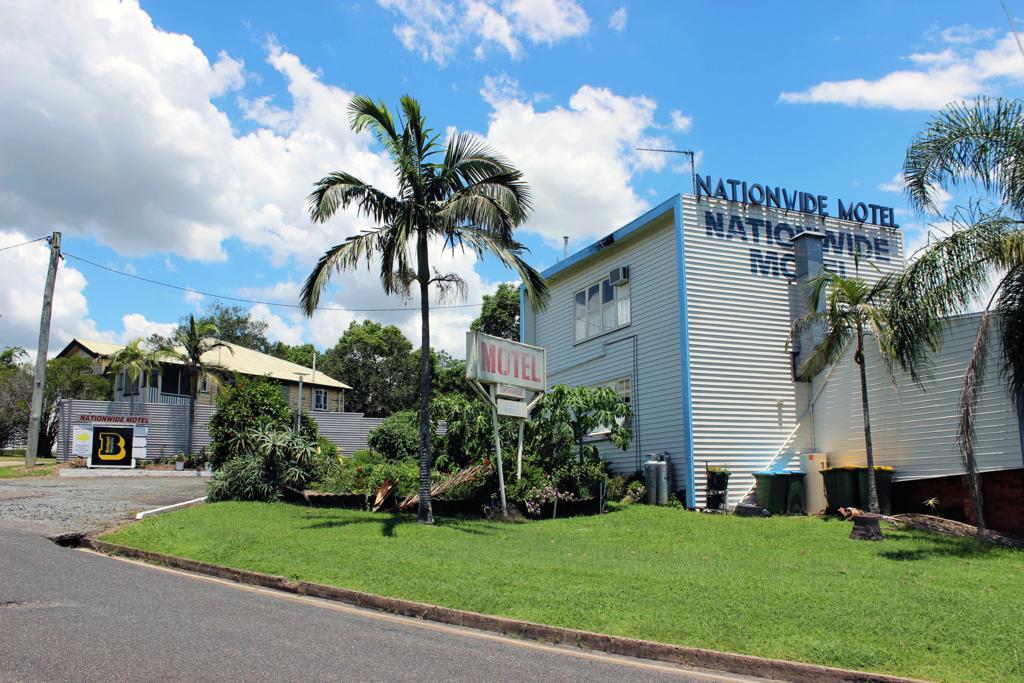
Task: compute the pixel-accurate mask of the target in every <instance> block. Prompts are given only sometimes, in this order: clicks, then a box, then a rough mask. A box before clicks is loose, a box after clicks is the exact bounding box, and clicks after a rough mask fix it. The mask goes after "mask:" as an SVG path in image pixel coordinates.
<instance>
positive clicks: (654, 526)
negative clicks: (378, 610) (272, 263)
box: [106, 503, 1024, 681]
mask: <svg viewBox="0 0 1024 683" xmlns="http://www.w3.org/2000/svg"><path fill="white" fill-rule="evenodd" d="M849 533H850V524H849V523H848V522H841V521H836V520H822V519H816V518H806V517H773V518H769V519H760V518H738V517H732V516H725V515H697V514H691V513H687V512H683V511H680V510H674V509H665V508H654V507H648V506H641V505H633V506H628V507H626V508H625V509H623V510H621V511H618V512H615V513H614V514H608V515H602V516H598V517H587V518H573V519H556V520H546V521H540V522H535V523H531V524H505V523H498V522H491V521H486V520H477V519H472V520H471V519H461V520H455V519H444V518H440V519H439V520H438V524H437V526H436V527H427V526H424V525H420V524H417V523H416V522H415V515H404V514H403V515H398V514H382V513H376V514H374V513H368V512H359V511H353V510H340V509H335V510H331V509H315V508H312V509H311V508H309V507H305V506H298V505H288V504H283V503H276V504H267V503H217V504H211V505H203V506H200V507H197V508H192V509H188V510H183V511H180V512H173V513H170V514H167V515H163V516H160V517H156V518H154V519H151V520H146V521H144V522H142V523H140V524H136V525H132V526H130V527H126V528H123V529H121V530H119V531H117V532H114V533H113V534H110V535H109V536H107V537H106V538H107V540H110V541H113V542H116V543H121V544H125V545H129V546H133V547H138V548H143V549H147V550H153V551H156V552H162V553H168V554H172V555H179V556H183V557H189V558H192V559H196V560H200V561H204V562H210V563H214V564H220V565H226V566H231V567H237V568H240V569H249V570H253V571H259V572H265V573H268V574H274V575H281V576H286V577H289V578H295V579H303V580H307V581H313V582H318V583H326V584H331V585H336V586H342V587H346V588H352V589H356V590H362V591H366V592H370V593H375V594H379V595H387V596H393V597H400V598H405V599H409V600H417V601H421V602H428V603H433V604H438V605H444V606H448V607H454V608H459V609H466V610H471V611H476V612H483V613H487V614H495V615H501V616H508V617H512V618H517V619H524V620H528V621H534V622H539V623H547V624H552V625H556V626H564V627H568V628H579V629H585V630H591V631H598V632H603V633H610V634H614V635H622V636H629V637H636V638H644V639H649V640H657V641H661V642H667V643H676V644H681V645H688V646H694V647H704V648H709V649H715V650H722V651H729V652H739V653H744V654H752V655H759V656H764V657H773V658H780V659H790V660H795V661H803V662H812V663H818V664H825V665H830V666H839V667H846V668H854V669H860V670H868V671H878V672H887V673H893V674H899V675H905V676H914V677H919V678H927V679H933V680H941V681H960V680H972V681H1010V680H1021V678H1022V677H1024V645H1022V643H1024V622H1021V620H1020V614H1022V613H1024V592H1022V591H1021V590H1020V586H1019V583H1020V576H1021V575H1022V573H1024V553H1022V552H1019V551H1013V550H1008V549H1001V548H993V547H991V546H979V545H978V544H976V543H975V542H974V541H972V540H971V539H959V538H950V537H943V536H936V535H932V534H927V533H923V532H913V531H904V530H895V529H892V528H886V529H885V533H886V540H885V541H884V542H882V543H859V542H855V541H851V540H849V538H848V536H849ZM442 558H443V559H442Z"/></svg>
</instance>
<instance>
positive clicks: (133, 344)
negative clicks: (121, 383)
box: [107, 337, 160, 412]
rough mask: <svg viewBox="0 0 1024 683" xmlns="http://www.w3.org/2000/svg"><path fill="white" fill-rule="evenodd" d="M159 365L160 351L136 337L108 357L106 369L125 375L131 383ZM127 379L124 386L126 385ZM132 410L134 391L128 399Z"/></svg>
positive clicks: (135, 382)
mask: <svg viewBox="0 0 1024 683" xmlns="http://www.w3.org/2000/svg"><path fill="white" fill-rule="evenodd" d="M159 366H160V352H159V351H158V350H155V349H151V348H149V347H148V346H146V343H145V341H144V340H143V339H142V338H141V337H138V338H136V339H133V340H131V341H130V342H128V343H127V344H126V345H125V347H124V348H123V349H121V350H120V351H118V352H116V353H115V354H114V355H113V356H111V357H110V363H109V364H108V365H107V370H109V371H110V372H112V373H113V374H114V376H117V375H119V374H121V373H122V372H123V373H124V375H125V379H126V380H127V381H130V382H131V383H132V384H137V383H138V382H139V377H145V376H147V375H149V373H150V372H152V371H153V370H155V369H156V368H158V367H159ZM127 381H126V383H125V386H126V387H127V386H128V384H127ZM130 405H131V409H132V412H134V411H135V392H133V393H132V395H131V399H130Z"/></svg>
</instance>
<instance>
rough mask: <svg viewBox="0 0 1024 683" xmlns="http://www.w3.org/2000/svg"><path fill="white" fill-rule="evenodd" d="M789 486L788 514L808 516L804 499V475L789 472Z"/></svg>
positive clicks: (787, 494) (787, 490)
mask: <svg viewBox="0 0 1024 683" xmlns="http://www.w3.org/2000/svg"><path fill="white" fill-rule="evenodd" d="M787 475H788V477H789V486H788V487H787V489H786V512H787V513H788V514H791V515H803V514H806V507H807V505H806V502H805V497H804V473H803V472H787Z"/></svg>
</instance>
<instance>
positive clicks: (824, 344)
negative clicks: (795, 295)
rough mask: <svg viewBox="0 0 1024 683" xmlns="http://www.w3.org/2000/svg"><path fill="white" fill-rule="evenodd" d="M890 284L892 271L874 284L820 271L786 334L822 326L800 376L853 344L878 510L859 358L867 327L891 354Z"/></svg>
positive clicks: (872, 502)
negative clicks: (803, 310)
mask: <svg viewBox="0 0 1024 683" xmlns="http://www.w3.org/2000/svg"><path fill="white" fill-rule="evenodd" d="M891 286H892V278H891V276H888V275H887V276H883V277H881V278H880V279H879V280H878V281H877V282H875V283H874V284H872V283H869V282H867V281H866V280H864V279H862V278H858V277H843V276H842V275H837V274H835V273H831V272H827V271H826V272H825V273H822V274H821V275H818V276H816V277H813V278H811V279H810V281H809V282H808V286H807V300H808V305H809V308H810V309H811V313H808V314H807V315H805V316H803V317H802V318H800V319H798V320H797V321H795V322H794V323H793V327H792V330H791V335H790V339H794V338H796V337H797V336H799V335H800V334H801V333H802V332H804V331H806V330H815V329H816V330H818V331H820V332H821V341H820V342H818V344H817V346H815V347H814V349H813V350H812V351H811V353H810V354H809V355H808V356H807V360H805V361H804V363H803V364H802V365H801V366H800V367H799V368H798V374H799V375H800V376H801V377H813V376H814V375H817V374H818V373H819V372H821V371H822V370H824V369H825V368H827V367H831V366H833V365H835V364H837V363H839V362H840V361H842V360H843V358H844V357H845V356H846V353H847V351H849V349H850V345H851V344H853V345H855V346H854V353H853V360H854V362H855V363H856V364H857V367H858V369H859V370H860V405H861V411H862V412H863V414H864V449H865V451H866V452H867V466H868V474H869V476H868V511H869V512H873V513H876V514H877V513H878V511H879V510H878V491H877V487H876V486H875V476H874V474H875V451H874V445H873V443H872V440H871V412H870V408H869V406H868V380H867V369H866V367H865V360H864V337H865V335H867V334H868V333H870V334H871V336H872V338H873V339H874V340H875V342H876V343H877V344H878V348H879V351H880V353H881V356H882V358H883V360H885V362H886V363H889V362H890V359H891V354H892V351H891V347H890V344H889V328H888V325H887V324H886V319H885V313H884V308H885V305H886V299H887V296H888V294H889V291H890V288H891Z"/></svg>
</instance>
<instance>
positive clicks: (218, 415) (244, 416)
mask: <svg viewBox="0 0 1024 683" xmlns="http://www.w3.org/2000/svg"><path fill="white" fill-rule="evenodd" d="M215 403H216V405H215V407H214V411H213V415H211V416H210V442H211V444H210V462H211V464H212V465H213V466H214V467H215V468H216V467H220V466H221V465H222V464H224V462H225V461H226V460H227V459H228V458H230V457H231V456H232V455H233V454H234V451H233V450H232V445H233V443H234V441H235V439H236V435H237V434H241V433H244V432H245V431H247V430H249V429H251V428H252V427H254V426H256V425H271V426H273V427H276V428H279V429H284V428H285V427H287V426H289V425H292V424H294V422H295V419H294V417H293V414H292V410H291V409H290V408H289V406H288V401H287V399H285V397H284V396H283V395H282V394H281V387H280V385H278V384H275V383H273V382H271V381H269V380H266V379H263V378H253V377H242V378H239V380H238V382H236V383H235V384H234V385H232V386H229V387H227V388H226V389H225V390H224V391H222V392H220V393H219V394H218V395H217V399H216V402H215Z"/></svg>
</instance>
